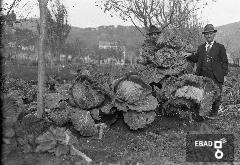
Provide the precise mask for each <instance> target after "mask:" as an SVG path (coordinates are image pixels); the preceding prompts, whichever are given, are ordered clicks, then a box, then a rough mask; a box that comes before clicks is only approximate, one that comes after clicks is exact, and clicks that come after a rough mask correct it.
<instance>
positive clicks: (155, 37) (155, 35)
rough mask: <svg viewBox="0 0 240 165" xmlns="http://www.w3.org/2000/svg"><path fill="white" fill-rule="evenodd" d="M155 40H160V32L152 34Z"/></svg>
mask: <svg viewBox="0 0 240 165" xmlns="http://www.w3.org/2000/svg"><path fill="white" fill-rule="evenodd" d="M150 36H151V37H152V38H153V39H154V40H156V41H157V40H158V38H159V34H158V33H152V34H151V35H150Z"/></svg>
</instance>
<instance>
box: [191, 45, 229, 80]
mask: <svg viewBox="0 0 240 165" xmlns="http://www.w3.org/2000/svg"><path fill="white" fill-rule="evenodd" d="M205 46H206V43H204V44H202V45H200V46H199V47H198V50H197V53H195V54H193V55H191V56H188V57H187V59H188V60H189V61H192V62H194V63H197V69H196V74H197V75H201V72H202V69H203V62H204V58H205V56H206V55H207V54H206V48H205ZM209 55H210V57H211V65H212V69H213V74H214V76H215V77H216V79H217V80H218V81H219V82H220V83H222V82H223V81H224V76H226V75H227V73H228V58H227V54H226V49H225V47H224V45H222V44H219V43H217V42H214V43H213V45H212V48H211V49H210V52H209Z"/></svg>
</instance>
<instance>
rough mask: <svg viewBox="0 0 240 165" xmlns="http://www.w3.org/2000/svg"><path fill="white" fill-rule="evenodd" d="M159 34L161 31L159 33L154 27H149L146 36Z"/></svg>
mask: <svg viewBox="0 0 240 165" xmlns="http://www.w3.org/2000/svg"><path fill="white" fill-rule="evenodd" d="M160 33H161V31H160V30H159V29H158V28H157V27H156V26H154V25H151V26H150V27H149V30H148V32H147V35H151V34H160Z"/></svg>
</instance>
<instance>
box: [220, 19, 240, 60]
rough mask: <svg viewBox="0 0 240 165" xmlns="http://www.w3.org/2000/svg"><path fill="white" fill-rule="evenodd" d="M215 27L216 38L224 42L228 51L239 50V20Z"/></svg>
mask: <svg viewBox="0 0 240 165" xmlns="http://www.w3.org/2000/svg"><path fill="white" fill-rule="evenodd" d="M216 29H217V30H218V32H217V35H216V40H217V41H219V42H220V43H222V44H224V45H225V46H226V48H227V51H228V52H234V51H237V50H238V51H240V42H239V41H240V21H239V22H234V23H230V24H226V25H223V26H218V27H216ZM239 53H240V52H239ZM238 56H239V57H240V54H238Z"/></svg>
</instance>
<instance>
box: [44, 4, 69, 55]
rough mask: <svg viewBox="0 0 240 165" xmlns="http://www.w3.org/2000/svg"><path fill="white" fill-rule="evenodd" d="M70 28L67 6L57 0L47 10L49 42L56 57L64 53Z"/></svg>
mask: <svg viewBox="0 0 240 165" xmlns="http://www.w3.org/2000/svg"><path fill="white" fill-rule="evenodd" d="M70 29H71V26H70V25H69V23H68V13H67V10H66V7H65V6H64V5H63V4H62V3H61V2H60V1H59V0H55V1H54V3H52V4H51V10H48V11H47V43H48V45H49V49H50V50H51V53H52V54H54V55H55V57H59V55H60V53H62V51H63V48H64V45H65V42H66V39H67V37H68V34H69V32H70Z"/></svg>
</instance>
